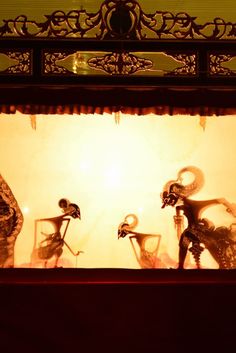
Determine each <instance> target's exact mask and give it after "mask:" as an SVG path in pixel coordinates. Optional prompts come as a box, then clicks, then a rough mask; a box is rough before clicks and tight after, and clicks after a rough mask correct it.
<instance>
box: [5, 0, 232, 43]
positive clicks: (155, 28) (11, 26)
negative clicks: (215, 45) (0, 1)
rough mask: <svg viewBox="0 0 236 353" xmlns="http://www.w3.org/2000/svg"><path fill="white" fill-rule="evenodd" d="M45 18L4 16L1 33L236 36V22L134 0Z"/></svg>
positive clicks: (138, 37)
mask: <svg viewBox="0 0 236 353" xmlns="http://www.w3.org/2000/svg"><path fill="white" fill-rule="evenodd" d="M45 17H46V20H45V22H36V21H34V20H30V19H28V18H27V16H25V15H20V16H17V17H16V18H15V19H8V20H4V25H3V26H2V27H0V37H27V38H31V37H46V38H51V37H56V38H81V39H85V38H95V39H98V40H99V39H114V40H116V39H136V40H145V39H150V38H152V39H177V40H184V39H198V40H199V39H207V40H219V39H230V40H232V39H235V38H236V23H232V22H229V21H227V22H226V21H225V20H224V19H222V18H219V17H217V18H214V19H213V20H212V21H210V22H206V23H204V24H198V23H197V17H194V16H190V15H189V14H187V13H185V12H180V13H177V14H173V13H171V12H167V11H155V13H152V14H147V13H144V12H143V11H142V9H141V7H140V5H139V4H138V2H137V1H134V0H116V1H115V0H105V1H104V2H103V3H102V4H101V6H100V9H99V10H98V11H97V12H96V13H89V12H87V11H86V10H84V9H81V10H71V11H69V12H68V13H65V12H64V11H61V10H57V11H54V12H53V13H52V14H51V15H45Z"/></svg>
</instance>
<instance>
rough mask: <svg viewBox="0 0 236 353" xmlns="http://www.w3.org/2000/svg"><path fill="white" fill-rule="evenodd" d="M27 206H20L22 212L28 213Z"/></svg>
mask: <svg viewBox="0 0 236 353" xmlns="http://www.w3.org/2000/svg"><path fill="white" fill-rule="evenodd" d="M29 211H30V210H29V207H27V206H24V207H23V208H22V212H23V213H24V214H28V213H29Z"/></svg>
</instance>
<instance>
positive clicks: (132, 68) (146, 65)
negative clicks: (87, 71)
mask: <svg viewBox="0 0 236 353" xmlns="http://www.w3.org/2000/svg"><path fill="white" fill-rule="evenodd" d="M88 65H89V66H90V67H91V68H93V69H97V70H102V71H105V72H106V73H108V74H110V75H131V74H134V73H135V72H137V71H140V70H144V71H145V70H148V69H150V68H151V67H152V66H153V62H152V61H151V60H149V59H144V58H139V57H137V56H136V55H133V54H130V53H112V54H107V55H104V56H101V57H94V58H91V59H89V60H88Z"/></svg>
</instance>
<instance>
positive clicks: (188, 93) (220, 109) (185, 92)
mask: <svg viewBox="0 0 236 353" xmlns="http://www.w3.org/2000/svg"><path fill="white" fill-rule="evenodd" d="M16 111H20V112H21V113H24V114H94V113H96V114H103V113H110V114H111V113H114V112H118V111H120V112H122V113H124V114H133V115H134V114H136V115H146V114H149V113H154V114H157V115H165V114H169V115H175V114H186V115H200V116H212V115H218V116H219V115H233V114H236V89H222V88H218V89H212V88H204V89H200V88H196V89H184V88H178V89H174V88H148V89H147V88H140V87H139V88H132V89H131V88H124V87H120V88H106V87H105V88H104V87H103V88H101V87H92V88H80V87H70V88H60V89H56V88H55V87H53V88H42V87H41V88H39V87H24V88H7V89H6V88H5V89H1V90H0V112H1V113H5V114H14V113H15V112H16Z"/></svg>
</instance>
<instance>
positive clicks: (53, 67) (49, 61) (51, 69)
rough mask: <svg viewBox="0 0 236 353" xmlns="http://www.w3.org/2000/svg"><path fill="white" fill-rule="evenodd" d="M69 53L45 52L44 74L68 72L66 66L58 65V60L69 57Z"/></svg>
mask: <svg viewBox="0 0 236 353" xmlns="http://www.w3.org/2000/svg"><path fill="white" fill-rule="evenodd" d="M67 55H68V54H67V53H49V52H44V70H43V71H44V72H43V73H44V74H67V73H68V72H69V71H68V70H66V68H64V67H61V66H58V65H57V63H56V62H57V60H62V59H64V58H66V57H67Z"/></svg>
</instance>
